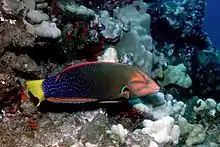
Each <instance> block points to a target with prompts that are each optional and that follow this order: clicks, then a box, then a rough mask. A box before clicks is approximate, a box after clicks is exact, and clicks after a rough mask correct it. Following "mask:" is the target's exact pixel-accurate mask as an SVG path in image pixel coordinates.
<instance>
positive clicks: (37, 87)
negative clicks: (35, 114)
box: [26, 80, 45, 107]
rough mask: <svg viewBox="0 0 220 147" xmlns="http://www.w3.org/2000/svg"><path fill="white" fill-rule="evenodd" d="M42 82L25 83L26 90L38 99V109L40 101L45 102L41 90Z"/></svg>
mask: <svg viewBox="0 0 220 147" xmlns="http://www.w3.org/2000/svg"><path fill="white" fill-rule="evenodd" d="M43 81H44V80H33V81H27V82H26V86H27V88H28V90H29V91H30V92H31V93H32V94H33V95H34V96H35V97H37V98H38V99H39V103H38V104H37V106H36V107H38V106H39V105H40V103H41V102H42V101H44V100H45V98H44V91H43V88H42V84H43Z"/></svg>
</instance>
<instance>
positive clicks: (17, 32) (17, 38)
mask: <svg viewBox="0 0 220 147" xmlns="http://www.w3.org/2000/svg"><path fill="white" fill-rule="evenodd" d="M0 32H1V33H0V40H1V44H0V55H1V54H2V53H4V52H5V50H6V48H7V47H9V46H10V49H11V50H13V51H15V52H26V50H25V49H27V48H29V49H30V48H31V47H33V45H34V44H35V43H34V41H35V36H32V35H31V34H29V33H28V32H26V29H25V25H24V24H23V22H21V21H16V27H15V26H14V25H11V24H10V23H8V22H4V23H1V24H0Z"/></svg>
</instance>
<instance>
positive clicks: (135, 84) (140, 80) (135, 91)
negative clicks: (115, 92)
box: [127, 73, 160, 98]
mask: <svg viewBox="0 0 220 147" xmlns="http://www.w3.org/2000/svg"><path fill="white" fill-rule="evenodd" d="M140 74H141V75H139V76H135V77H133V78H131V80H130V81H129V82H128V84H127V88H128V89H129V92H130V95H131V96H130V97H131V98H132V97H143V96H147V95H150V94H154V93H156V92H158V91H159V90H160V87H159V85H158V84H157V83H156V82H155V81H154V80H152V79H151V78H150V77H148V76H147V75H146V74H144V73H140Z"/></svg>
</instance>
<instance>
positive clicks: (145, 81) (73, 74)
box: [26, 62, 159, 105]
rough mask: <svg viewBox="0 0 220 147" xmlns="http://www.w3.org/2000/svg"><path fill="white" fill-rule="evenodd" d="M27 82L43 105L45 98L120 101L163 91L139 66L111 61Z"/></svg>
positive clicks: (73, 100)
mask: <svg viewBox="0 0 220 147" xmlns="http://www.w3.org/2000/svg"><path fill="white" fill-rule="evenodd" d="M26 85H27V87H28V89H29V91H30V92H31V93H32V94H33V95H34V96H35V97H37V98H38V99H39V104H40V102H41V101H43V100H45V99H46V100H48V101H51V102H61V103H81V102H95V101H99V102H115V101H116V102H117V100H118V101H119V98H121V97H124V98H127V99H130V98H135V97H141V96H146V95H148V94H152V93H155V92H157V91H159V86H158V85H157V84H156V83H155V82H154V81H153V80H152V79H151V78H150V77H148V76H147V75H146V74H145V73H144V72H143V71H141V70H139V69H138V68H135V67H134V66H130V65H126V64H119V63H109V62H85V63H79V64H75V65H72V66H70V67H68V68H66V69H64V70H63V71H62V72H61V73H60V74H58V75H56V76H52V77H49V78H46V79H44V80H36V81H28V82H27V83H26ZM39 104H38V105H39Z"/></svg>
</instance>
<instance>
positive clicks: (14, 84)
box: [0, 73, 20, 101]
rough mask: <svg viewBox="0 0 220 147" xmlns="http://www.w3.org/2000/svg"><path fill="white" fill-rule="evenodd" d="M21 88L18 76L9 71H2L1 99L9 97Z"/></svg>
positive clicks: (0, 78)
mask: <svg viewBox="0 0 220 147" xmlns="http://www.w3.org/2000/svg"><path fill="white" fill-rule="evenodd" d="M19 90H20V85H19V81H18V78H16V77H14V76H12V75H9V74H7V73H0V101H2V100H6V99H9V98H10V96H13V95H15V94H16V91H17V92H18V91H19Z"/></svg>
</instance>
